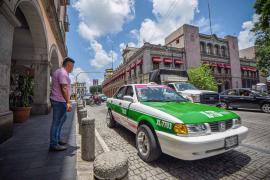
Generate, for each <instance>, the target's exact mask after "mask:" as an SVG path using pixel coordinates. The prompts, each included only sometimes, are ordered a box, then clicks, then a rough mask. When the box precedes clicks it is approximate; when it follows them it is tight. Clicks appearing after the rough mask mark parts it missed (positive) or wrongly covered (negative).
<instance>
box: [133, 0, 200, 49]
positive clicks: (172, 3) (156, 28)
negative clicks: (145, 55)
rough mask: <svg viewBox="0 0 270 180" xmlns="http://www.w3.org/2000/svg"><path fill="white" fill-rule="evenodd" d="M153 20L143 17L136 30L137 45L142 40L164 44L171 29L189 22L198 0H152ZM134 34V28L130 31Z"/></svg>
mask: <svg viewBox="0 0 270 180" xmlns="http://www.w3.org/2000/svg"><path fill="white" fill-rule="evenodd" d="M152 2H153V10H152V12H153V14H154V15H155V18H156V19H155V20H152V19H145V20H144V21H143V22H142V24H141V27H140V29H139V30H138V31H137V41H138V45H139V46H141V45H142V44H143V42H145V41H146V42H151V43H154V44H164V39H165V37H166V36H168V35H169V34H170V33H171V32H172V31H174V30H176V29H177V28H178V27H180V26H182V25H183V24H185V23H191V22H192V21H193V19H194V16H195V13H196V12H198V0H166V1H164V0H152ZM131 33H132V34H134V35H136V30H133V31H132V32H131Z"/></svg>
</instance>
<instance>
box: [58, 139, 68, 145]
mask: <svg viewBox="0 0 270 180" xmlns="http://www.w3.org/2000/svg"><path fill="white" fill-rule="evenodd" d="M58 144H59V145H62V146H63V145H66V144H67V143H66V142H65V141H62V140H60V141H59V142H58Z"/></svg>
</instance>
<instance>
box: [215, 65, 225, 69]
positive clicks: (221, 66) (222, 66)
mask: <svg viewBox="0 0 270 180" xmlns="http://www.w3.org/2000/svg"><path fill="white" fill-rule="evenodd" d="M217 66H218V67H220V68H224V67H225V66H224V64H217Z"/></svg>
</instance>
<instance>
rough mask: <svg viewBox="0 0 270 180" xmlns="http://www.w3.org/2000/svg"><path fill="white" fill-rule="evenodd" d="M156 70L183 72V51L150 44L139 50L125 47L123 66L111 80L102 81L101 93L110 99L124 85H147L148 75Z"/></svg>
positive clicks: (145, 44)
mask: <svg viewBox="0 0 270 180" xmlns="http://www.w3.org/2000/svg"><path fill="white" fill-rule="evenodd" d="M156 69H172V70H179V71H183V70H185V69H186V67H185V59H184V51H183V49H181V48H175V47H169V46H161V45H154V44H150V43H144V45H143V46H142V47H141V48H133V47H127V48H126V49H125V50H124V51H123V64H121V65H120V66H119V67H118V68H117V69H116V70H115V71H114V73H113V75H112V77H111V78H107V79H105V80H104V82H103V86H102V91H103V93H104V94H105V95H106V96H109V97H111V96H112V95H113V94H114V93H115V92H116V91H117V89H118V88H119V87H121V86H122V85H124V84H130V83H148V82H149V74H150V73H151V71H153V70H156Z"/></svg>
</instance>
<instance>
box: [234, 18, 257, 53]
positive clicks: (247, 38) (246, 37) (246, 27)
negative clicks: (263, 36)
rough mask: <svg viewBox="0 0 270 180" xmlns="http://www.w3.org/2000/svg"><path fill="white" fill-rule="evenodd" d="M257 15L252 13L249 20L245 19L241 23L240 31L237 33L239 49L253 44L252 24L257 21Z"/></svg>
mask: <svg viewBox="0 0 270 180" xmlns="http://www.w3.org/2000/svg"><path fill="white" fill-rule="evenodd" d="M258 19H259V16H258V15H257V14H254V15H253V17H252V20H251V21H245V22H243V24H242V29H243V30H242V31H240V32H239V35H238V45H239V49H245V48H248V47H251V46H253V45H254V42H255V34H254V32H252V31H251V30H252V28H253V27H254V24H255V23H256V22H257V21H258Z"/></svg>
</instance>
